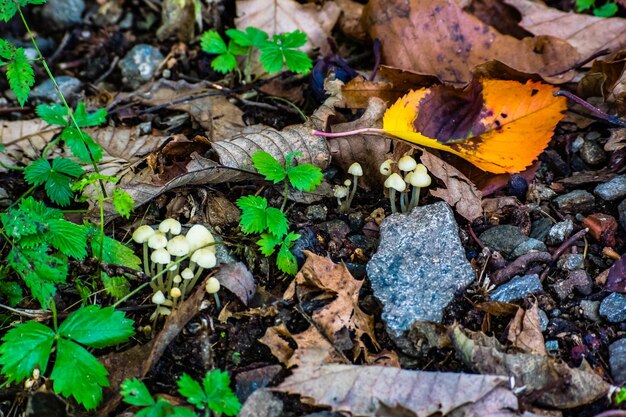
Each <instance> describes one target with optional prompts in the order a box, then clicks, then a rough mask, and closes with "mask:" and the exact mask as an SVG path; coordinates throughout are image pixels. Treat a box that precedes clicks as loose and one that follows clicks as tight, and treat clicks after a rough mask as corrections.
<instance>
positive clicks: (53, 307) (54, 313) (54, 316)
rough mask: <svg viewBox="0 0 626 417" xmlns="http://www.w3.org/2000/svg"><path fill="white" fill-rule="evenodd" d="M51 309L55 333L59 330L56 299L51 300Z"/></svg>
mask: <svg viewBox="0 0 626 417" xmlns="http://www.w3.org/2000/svg"><path fill="white" fill-rule="evenodd" d="M50 309H51V310H52V325H53V326H54V331H55V332H56V331H57V330H58V326H57V305H56V303H55V302H54V299H51V300H50Z"/></svg>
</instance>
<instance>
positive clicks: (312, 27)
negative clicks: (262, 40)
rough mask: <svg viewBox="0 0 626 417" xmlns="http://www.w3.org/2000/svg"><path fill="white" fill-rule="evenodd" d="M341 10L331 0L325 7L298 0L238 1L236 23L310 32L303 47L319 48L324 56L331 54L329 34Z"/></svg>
mask: <svg viewBox="0 0 626 417" xmlns="http://www.w3.org/2000/svg"><path fill="white" fill-rule="evenodd" d="M340 13H341V10H340V9H339V6H337V5H336V4H335V3H334V2H332V1H326V2H324V5H323V6H321V7H320V6H317V5H316V4H315V3H307V4H300V3H298V2H297V1H295V0H274V1H272V2H268V1H266V0H237V15H238V16H239V17H238V18H237V19H235V24H236V25H237V28H238V29H241V30H245V29H246V28H247V27H250V26H254V27H256V28H260V29H263V30H265V31H267V32H268V33H269V35H270V37H271V36H272V35H275V34H277V33H283V32H293V31H294V30H297V29H299V30H301V31H302V32H304V33H306V34H307V38H308V42H307V43H306V45H305V46H304V47H303V48H302V50H303V51H305V52H312V51H313V49H315V48H319V49H320V52H321V53H322V55H326V54H329V53H330V52H331V51H330V46H329V45H328V41H327V39H328V37H329V36H330V31H331V30H332V29H333V27H334V26H335V23H337V19H339V14H340Z"/></svg>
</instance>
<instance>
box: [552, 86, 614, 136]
mask: <svg viewBox="0 0 626 417" xmlns="http://www.w3.org/2000/svg"><path fill="white" fill-rule="evenodd" d="M554 95H555V96H563V97H567V98H569V99H570V100H572V101H573V102H575V103H577V104H580V105H581V106H583V107H584V108H585V109H587V110H589V112H591V114H593V115H594V116H596V117H599V118H600V119H602V120H604V121H606V122H608V123H610V124H612V125H615V126H619V127H626V120H624V119H621V118H620V117H618V116H612V115H610V114H606V113H605V112H603V111H602V110H600V109H599V108H597V107H594V106H592V105H591V104H589V103H587V102H586V101H585V100H583V99H582V98H580V97H578V96H577V95H575V94H572V93H570V92H569V91H565V90H558V91H555V92H554Z"/></svg>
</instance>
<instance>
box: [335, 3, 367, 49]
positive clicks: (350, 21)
mask: <svg viewBox="0 0 626 417" xmlns="http://www.w3.org/2000/svg"><path fill="white" fill-rule="evenodd" d="M335 3H336V4H337V6H339V10H341V14H340V15H339V20H338V21H337V28H338V29H339V30H340V31H341V33H343V34H344V35H346V36H347V37H348V38H350V39H353V40H355V41H358V42H367V41H368V35H367V32H365V28H364V27H363V23H362V22H361V16H362V15H363V5H362V4H360V3H358V2H356V1H354V0H335Z"/></svg>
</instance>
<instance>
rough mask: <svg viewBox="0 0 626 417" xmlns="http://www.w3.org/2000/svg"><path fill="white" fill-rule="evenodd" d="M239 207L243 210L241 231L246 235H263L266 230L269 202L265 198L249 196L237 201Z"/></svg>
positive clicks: (240, 221)
mask: <svg viewBox="0 0 626 417" xmlns="http://www.w3.org/2000/svg"><path fill="white" fill-rule="evenodd" d="M237 206H238V207H239V208H240V209H241V218H240V220H239V223H240V224H241V230H242V231H243V232H244V233H261V232H263V231H264V230H265V227H266V220H265V210H266V209H267V200H266V199H265V198H264V197H259V196H254V195H248V196H244V197H240V198H239V199H237Z"/></svg>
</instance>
